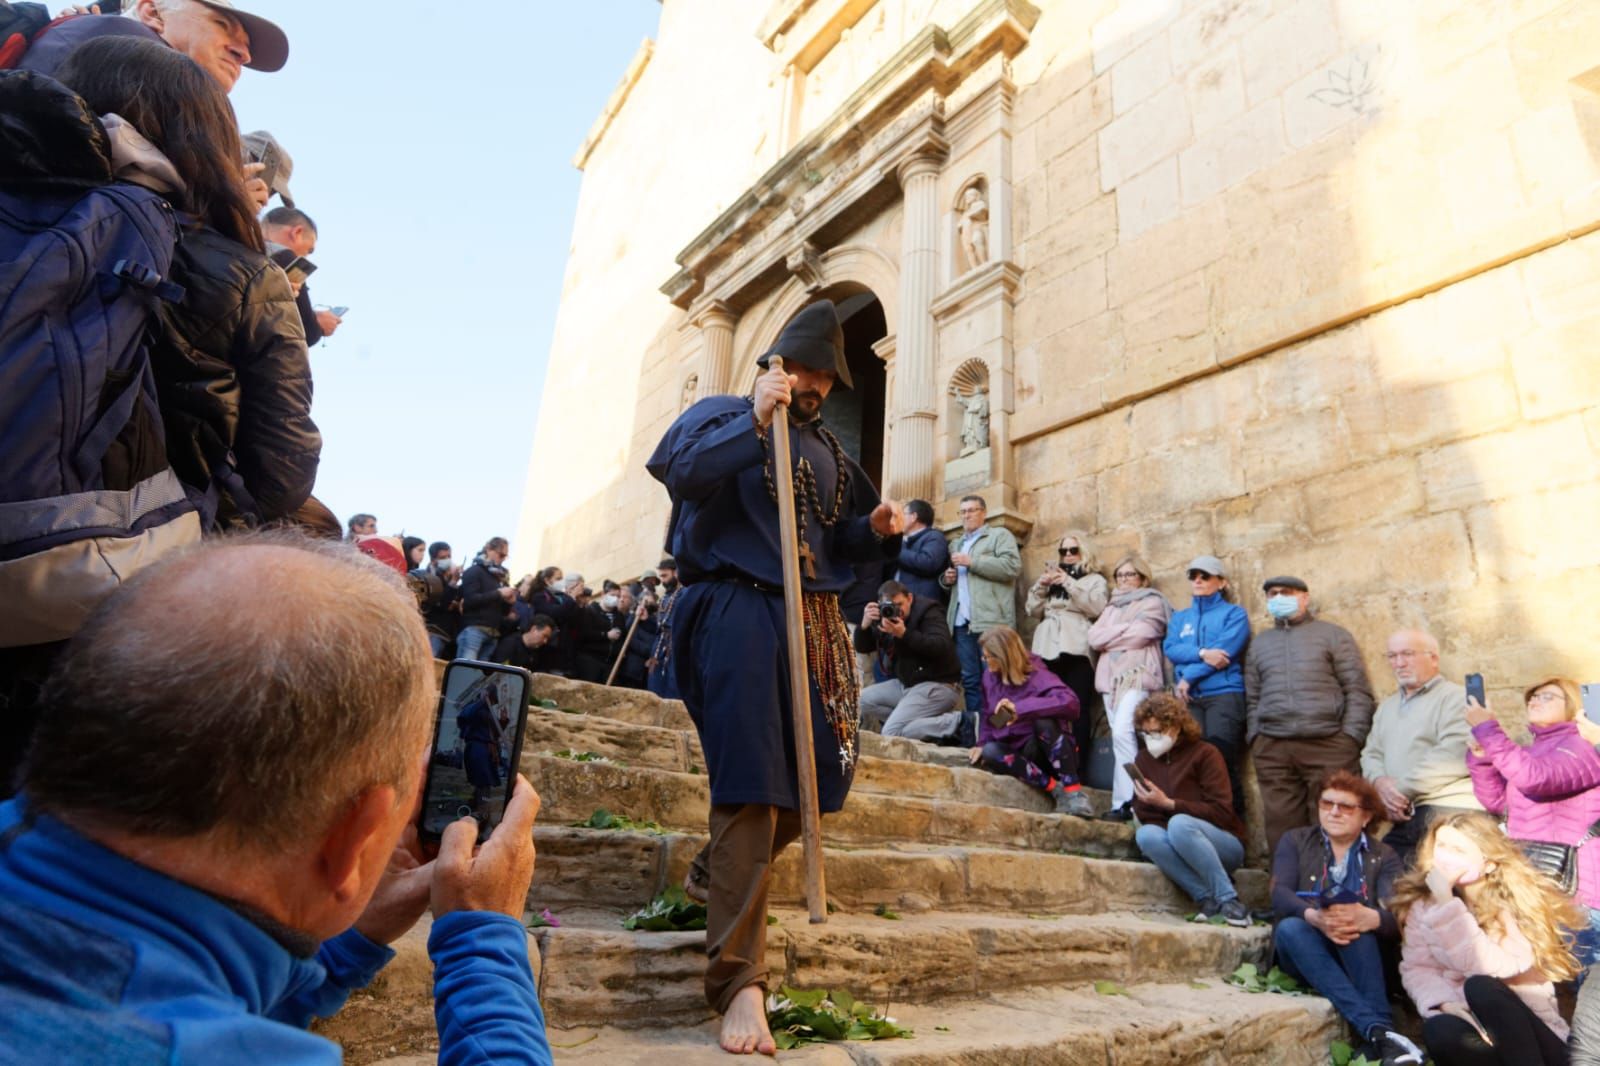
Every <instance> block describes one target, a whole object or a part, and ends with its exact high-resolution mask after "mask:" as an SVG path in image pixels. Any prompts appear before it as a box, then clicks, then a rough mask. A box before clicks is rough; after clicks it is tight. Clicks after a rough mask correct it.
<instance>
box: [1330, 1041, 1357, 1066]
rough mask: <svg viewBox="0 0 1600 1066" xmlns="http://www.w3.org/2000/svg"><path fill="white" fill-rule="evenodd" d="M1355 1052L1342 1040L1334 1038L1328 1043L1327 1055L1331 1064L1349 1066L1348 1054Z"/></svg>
mask: <svg viewBox="0 0 1600 1066" xmlns="http://www.w3.org/2000/svg"><path fill="white" fill-rule="evenodd" d="M1353 1054H1355V1051H1354V1049H1352V1048H1351V1047H1350V1045H1349V1044H1346V1043H1345V1042H1344V1041H1343V1040H1335V1041H1334V1042H1333V1043H1331V1044H1329V1045H1328V1056H1329V1058H1330V1059H1331V1060H1332V1062H1333V1066H1350V1056H1351V1055H1353Z"/></svg>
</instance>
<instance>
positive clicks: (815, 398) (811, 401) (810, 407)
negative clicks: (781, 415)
mask: <svg viewBox="0 0 1600 1066" xmlns="http://www.w3.org/2000/svg"><path fill="white" fill-rule="evenodd" d="M789 410H790V412H791V413H792V414H793V415H794V418H795V421H796V422H809V421H811V420H812V419H813V418H816V417H817V416H818V415H820V414H821V413H822V393H820V392H816V391H813V390H809V389H808V390H807V391H805V392H797V393H795V394H794V398H793V400H792V402H791V403H790V404H789Z"/></svg>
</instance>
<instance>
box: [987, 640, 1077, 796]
mask: <svg viewBox="0 0 1600 1066" xmlns="http://www.w3.org/2000/svg"><path fill="white" fill-rule="evenodd" d="M978 647H979V649H980V650H981V652H982V653H983V663H984V667H985V669H984V672H983V706H984V710H983V713H982V714H980V715H979V717H978V746H977V747H975V748H973V749H972V750H971V751H970V752H969V753H968V755H969V757H970V758H971V760H972V764H973V765H974V766H981V767H983V768H984V769H985V770H988V771H989V772H990V773H994V774H1007V775H1009V776H1011V777H1015V778H1017V779H1018V780H1019V781H1023V782H1025V783H1027V784H1030V785H1032V786H1033V787H1034V788H1037V789H1040V790H1042V791H1043V792H1044V794H1045V795H1047V796H1049V797H1050V798H1052V799H1053V800H1054V801H1055V804H1056V813H1058V814H1075V815H1077V816H1079V817H1080V818H1088V817H1090V816H1091V814H1092V813H1093V811H1092V809H1091V808H1090V806H1089V799H1088V797H1087V796H1085V795H1084V794H1083V788H1082V786H1081V785H1080V784H1079V781H1078V752H1077V749H1076V748H1075V747H1074V745H1073V742H1072V733H1071V729H1072V721H1073V719H1075V718H1077V717H1078V713H1079V707H1078V697H1077V696H1076V695H1074V694H1073V691H1072V690H1071V689H1070V688H1068V687H1067V686H1066V685H1065V684H1064V683H1063V682H1062V681H1061V679H1060V678H1058V677H1056V675H1055V674H1053V673H1051V672H1050V670H1049V668H1048V667H1046V666H1045V664H1044V660H1042V659H1040V658H1039V657H1038V656H1037V655H1030V654H1029V653H1028V649H1027V648H1026V647H1025V646H1024V645H1023V643H1022V638H1021V637H1019V636H1017V631H1016V630H1014V629H1012V628H1010V627H1009V626H996V627H995V628H993V629H990V630H988V631H986V632H985V633H984V634H983V636H982V637H980V638H979V641H978Z"/></svg>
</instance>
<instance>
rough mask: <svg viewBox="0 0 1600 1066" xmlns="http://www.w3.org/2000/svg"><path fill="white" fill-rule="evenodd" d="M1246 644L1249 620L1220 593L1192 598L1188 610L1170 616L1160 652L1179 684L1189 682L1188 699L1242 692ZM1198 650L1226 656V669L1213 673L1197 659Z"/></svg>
mask: <svg viewBox="0 0 1600 1066" xmlns="http://www.w3.org/2000/svg"><path fill="white" fill-rule="evenodd" d="M1248 643H1250V616H1249V615H1248V614H1246V613H1245V610H1244V608H1243V607H1240V606H1239V605H1238V604H1236V603H1229V602H1228V601H1227V600H1225V599H1223V598H1222V593H1220V592H1213V593H1212V594H1211V595H1209V596H1196V597H1195V598H1194V599H1193V600H1191V601H1190V603H1189V606H1187V607H1185V608H1184V609H1183V610H1181V611H1174V612H1173V613H1172V621H1170V622H1168V623H1167V637H1166V639H1165V640H1163V641H1162V642H1161V650H1162V651H1163V652H1164V653H1165V654H1166V656H1167V658H1168V659H1169V660H1171V662H1172V667H1173V673H1174V674H1175V675H1176V676H1177V678H1178V680H1179V681H1187V682H1189V694H1190V695H1192V696H1219V695H1221V694H1222V693H1224V692H1243V691H1244V648H1245V645H1246V644H1248ZM1202 648H1219V649H1221V650H1222V651H1225V652H1227V653H1228V659H1229V662H1228V665H1227V667H1226V668H1225V669H1222V670H1217V669H1215V668H1214V667H1212V666H1210V665H1209V664H1207V663H1206V661H1205V660H1204V659H1202V658H1200V650H1201V649H1202Z"/></svg>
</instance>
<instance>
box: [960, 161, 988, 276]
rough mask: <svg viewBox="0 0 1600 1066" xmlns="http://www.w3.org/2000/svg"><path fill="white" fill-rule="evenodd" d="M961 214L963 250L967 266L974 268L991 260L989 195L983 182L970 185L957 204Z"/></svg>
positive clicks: (969, 268) (967, 267)
mask: <svg viewBox="0 0 1600 1066" xmlns="http://www.w3.org/2000/svg"><path fill="white" fill-rule="evenodd" d="M956 207H957V210H958V211H959V212H960V214H961V221H960V223H959V224H958V225H959V229H960V233H961V252H962V255H963V256H964V257H965V260H966V262H965V267H966V269H967V270H972V269H973V268H974V267H980V266H982V265H983V264H985V263H987V262H988V261H989V197H988V194H987V193H986V192H985V190H984V187H983V183H982V182H975V183H973V184H971V185H968V186H967V187H966V188H965V189H963V190H962V192H961V201H960V203H958V204H957V205H956Z"/></svg>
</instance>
